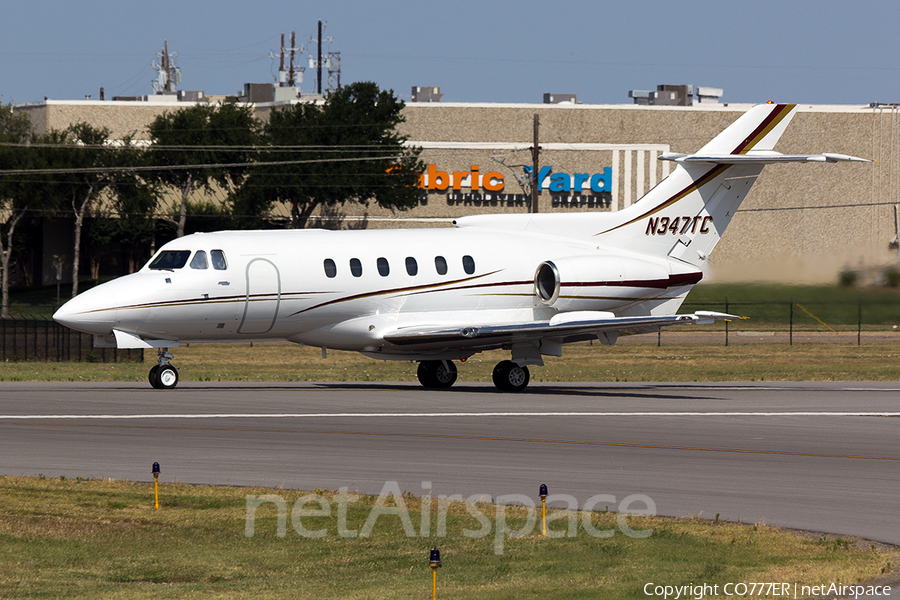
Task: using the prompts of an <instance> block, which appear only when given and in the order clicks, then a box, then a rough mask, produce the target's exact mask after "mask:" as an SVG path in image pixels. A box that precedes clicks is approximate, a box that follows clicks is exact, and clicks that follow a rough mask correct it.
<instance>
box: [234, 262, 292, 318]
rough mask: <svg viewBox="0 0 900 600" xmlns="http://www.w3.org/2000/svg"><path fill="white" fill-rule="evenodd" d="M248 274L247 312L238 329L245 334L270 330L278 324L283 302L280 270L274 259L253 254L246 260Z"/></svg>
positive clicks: (245, 310) (245, 309)
mask: <svg viewBox="0 0 900 600" xmlns="http://www.w3.org/2000/svg"><path fill="white" fill-rule="evenodd" d="M246 275H247V277H246V280H247V293H246V296H245V301H244V315H243V316H242V317H241V324H240V326H239V327H238V329H237V332H238V333H241V334H245V335H257V334H262V333H268V332H269V331H271V330H272V328H273V327H274V326H275V320H276V319H277V318H278V308H279V307H280V305H281V273H280V272H279V271H278V267H276V266H275V263H273V262H272V261H270V260H268V259H266V258H254V259H253V260H251V261H250V262H249V263H247V272H246Z"/></svg>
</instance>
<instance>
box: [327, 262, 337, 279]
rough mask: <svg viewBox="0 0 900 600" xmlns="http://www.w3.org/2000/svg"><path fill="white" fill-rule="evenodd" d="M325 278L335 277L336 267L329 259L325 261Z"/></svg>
mask: <svg viewBox="0 0 900 600" xmlns="http://www.w3.org/2000/svg"><path fill="white" fill-rule="evenodd" d="M325 276H326V277H335V276H337V265H336V264H334V261H333V260H331V259H330V258H326V259H325Z"/></svg>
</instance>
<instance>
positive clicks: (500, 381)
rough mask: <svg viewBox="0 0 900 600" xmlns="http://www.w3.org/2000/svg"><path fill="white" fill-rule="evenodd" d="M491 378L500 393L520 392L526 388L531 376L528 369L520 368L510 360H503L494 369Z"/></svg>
mask: <svg viewBox="0 0 900 600" xmlns="http://www.w3.org/2000/svg"><path fill="white" fill-rule="evenodd" d="M491 378H492V379H493V380H494V385H495V386H497V389H498V390H500V391H501V392H521V391H522V390H524V389H525V388H526V387H528V381H529V379H530V378H531V375H530V374H529V373H528V367H520V366H519V365H517V364H516V363H514V362H513V361H511V360H504V361H501V362H499V363H497V366H496V367H494V372H493V373H492V374H491Z"/></svg>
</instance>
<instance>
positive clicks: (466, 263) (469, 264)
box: [463, 254, 475, 275]
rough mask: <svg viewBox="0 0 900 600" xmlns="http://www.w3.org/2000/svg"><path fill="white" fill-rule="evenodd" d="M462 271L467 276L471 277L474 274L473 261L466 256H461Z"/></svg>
mask: <svg viewBox="0 0 900 600" xmlns="http://www.w3.org/2000/svg"><path fill="white" fill-rule="evenodd" d="M463 271H465V272H466V274H467V275H471V274H472V273H474V272H475V259H474V258H472V257H471V256H469V255H468V254H467V255H466V256H463Z"/></svg>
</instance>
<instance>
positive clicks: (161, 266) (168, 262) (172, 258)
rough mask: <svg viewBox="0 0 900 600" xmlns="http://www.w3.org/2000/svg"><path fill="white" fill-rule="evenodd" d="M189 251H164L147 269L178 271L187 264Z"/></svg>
mask: <svg viewBox="0 0 900 600" xmlns="http://www.w3.org/2000/svg"><path fill="white" fill-rule="evenodd" d="M190 255H191V251H190V250H164V251H162V252H160V253H159V254H158V255H157V257H156V258H154V259H153V261H152V262H151V263H150V265H149V268H150V269H154V270H157V271H165V270H169V271H171V270H173V269H180V268H181V267H183V266H184V265H186V264H187V261H188V257H190Z"/></svg>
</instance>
